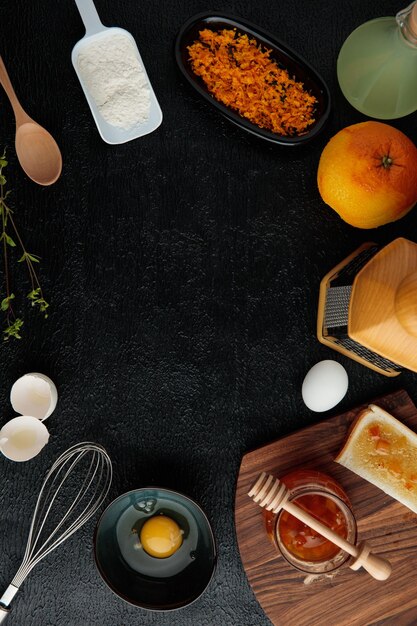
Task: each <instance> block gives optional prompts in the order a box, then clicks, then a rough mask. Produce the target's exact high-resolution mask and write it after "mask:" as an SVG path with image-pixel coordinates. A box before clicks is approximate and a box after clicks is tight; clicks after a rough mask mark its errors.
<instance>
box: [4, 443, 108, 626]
mask: <svg viewBox="0 0 417 626" xmlns="http://www.w3.org/2000/svg"><path fill="white" fill-rule="evenodd" d="M112 473H113V471H112V464H111V460H110V457H109V455H108V454H107V452H106V450H105V449H104V448H102V447H101V446H99V445H97V444H95V443H90V442H83V443H79V444H76V445H75V446H72V447H71V448H69V449H68V450H66V451H65V452H64V453H63V454H61V456H60V457H59V458H58V459H57V460H56V461H55V463H54V464H53V465H52V467H51V468H50V470H49V471H48V473H47V475H46V477H45V480H44V483H43V485H42V488H41V490H40V493H39V496H38V500H37V502H36V506H35V511H34V513H33V518H32V522H31V525H30V529H29V537H28V541H27V545H26V551H25V555H24V557H23V561H22V564H21V566H20V567H19V569H18V571H17V572H16V575H15V577H14V578H13V580H12V582H11V583H10V585H9V586H8V588H7V589H6V591H5V592H4V594H3V596H2V597H1V598H0V623H1V622H2V621H3V620H4V619H5V618H6V616H7V613H8V612H9V610H10V603H11V601H12V599H13V598H14V596H15V595H16V593H17V591H18V590H19V587H20V585H21V584H22V583H23V581H24V580H25V578H26V576H27V575H28V574H29V572H30V571H31V570H32V569H33V568H34V567H35V565H36V564H37V563H39V561H41V560H42V559H43V558H44V557H45V556H46V555H47V554H49V553H50V552H52V550H54V549H55V548H56V547H57V546H59V545H60V544H61V543H63V542H64V541H65V540H66V539H68V537H70V536H71V535H72V534H73V533H75V532H76V531H77V530H78V529H79V528H81V526H82V525H83V524H85V522H87V520H89V519H90V517H91V516H92V515H94V513H96V511H97V510H98V509H99V507H100V506H101V505H102V503H103V502H104V500H105V498H106V496H107V494H108V492H109V489H110V485H111V481H112Z"/></svg>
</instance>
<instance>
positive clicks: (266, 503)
mask: <svg viewBox="0 0 417 626" xmlns="http://www.w3.org/2000/svg"><path fill="white" fill-rule="evenodd" d="M248 495H249V496H250V497H251V498H253V500H254V501H255V502H257V503H258V504H259V506H261V507H264V508H266V509H267V510H268V511H273V512H274V513H278V511H280V510H281V509H284V510H285V511H288V513H291V515H293V516H294V517H296V518H297V519H299V520H300V521H301V522H303V523H304V524H306V526H308V527H309V528H311V529H312V530H315V531H316V532H318V533H319V534H320V535H321V536H322V537H324V538H325V539H328V540H329V541H331V542H332V543H334V544H335V545H336V546H338V547H339V548H341V549H342V550H344V551H345V552H347V553H348V554H350V555H351V556H353V557H354V558H355V561H354V562H353V563H352V565H351V568H352V569H353V570H357V569H359V568H360V567H363V568H364V569H366V571H367V572H368V573H369V574H370V575H371V576H373V577H374V578H376V579H377V580H386V579H387V578H388V577H389V575H390V574H391V565H390V563H389V562H388V561H386V560H385V559H383V558H381V557H378V556H375V555H374V554H372V553H371V549H370V547H369V546H368V544H366V543H362V544H360V545H359V546H355V545H353V544H352V543H350V542H349V541H346V539H344V538H343V537H341V536H340V535H338V534H337V533H335V532H334V531H333V530H332V529H331V528H329V527H328V526H326V525H325V524H323V523H322V522H320V521H319V520H317V519H316V518H315V517H313V516H312V515H311V514H310V513H308V512H307V511H305V510H304V509H301V508H300V507H299V506H297V505H296V504H295V503H294V502H291V501H290V500H289V499H288V498H289V490H288V488H287V487H286V486H285V485H284V483H281V482H280V481H279V480H278V478H274V476H271V475H267V474H265V472H262V474H261V475H260V476H259V478H258V480H257V481H256V482H255V484H254V485H253V487H252V488H251V489H250V491H249V493H248Z"/></svg>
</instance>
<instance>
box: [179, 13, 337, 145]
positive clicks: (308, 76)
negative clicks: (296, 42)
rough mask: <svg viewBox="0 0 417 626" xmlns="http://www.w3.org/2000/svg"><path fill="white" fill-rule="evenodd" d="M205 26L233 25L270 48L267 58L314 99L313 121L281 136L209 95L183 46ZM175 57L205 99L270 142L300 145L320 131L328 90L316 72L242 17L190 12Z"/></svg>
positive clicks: (328, 110)
mask: <svg viewBox="0 0 417 626" xmlns="http://www.w3.org/2000/svg"><path fill="white" fill-rule="evenodd" d="M205 28H208V29H210V30H213V31H218V30H222V29H224V28H226V29H233V28H236V29H237V31H238V32H239V33H241V34H242V35H244V34H247V35H249V36H251V37H254V38H255V39H256V40H257V41H258V42H259V43H260V44H262V46H264V47H265V48H268V49H269V50H271V59H273V60H274V61H276V62H277V63H278V64H279V65H280V66H283V67H284V68H285V69H287V70H288V73H289V75H290V76H294V77H295V79H296V80H297V81H300V82H302V83H303V84H304V88H305V89H306V90H307V91H308V92H309V93H311V94H312V95H313V96H315V98H316V100H317V105H316V109H315V114H314V117H315V122H314V123H313V124H312V125H311V126H310V127H309V130H308V131H307V132H306V133H304V134H302V135H297V136H294V137H284V136H281V135H278V134H277V133H273V132H271V131H269V130H266V129H264V128H259V127H258V126H256V124H253V123H252V122H250V121H248V120H247V119H245V118H244V117H242V116H241V115H239V113H237V112H235V111H233V110H232V109H230V108H229V107H227V106H226V105H224V104H222V103H221V102H219V101H218V100H216V99H215V98H214V97H213V96H212V94H211V93H210V92H209V90H208V88H207V86H206V85H205V83H204V82H203V80H202V79H201V78H200V77H199V76H196V74H194V72H193V70H192V69H191V64H190V62H189V54H188V50H187V47H188V46H190V45H191V44H193V43H194V41H196V40H197V39H198V37H199V31H200V30H203V29H205ZM175 59H176V62H177V65H178V67H179V69H180V71H181V73H182V75H183V76H184V78H185V79H186V80H187V82H188V83H189V84H190V85H192V87H193V88H194V89H195V90H196V91H197V92H198V93H199V94H200V95H201V96H203V98H205V100H206V101H207V102H209V103H210V104H211V105H212V106H214V107H215V108H216V109H217V110H218V111H220V113H222V115H224V116H225V117H226V118H227V119H228V120H229V121H230V122H233V123H234V124H236V125H237V126H239V127H240V128H242V129H243V130H245V131H247V132H249V133H252V134H253V135H256V136H257V137H260V138H261V139H265V140H266V141H269V142H271V143H275V144H279V145H281V146H298V145H304V144H305V143H307V142H308V141H310V140H311V139H313V138H314V137H316V135H318V133H320V131H321V130H322V129H323V126H324V125H325V123H326V121H327V118H328V117H329V113H330V92H329V89H328V87H327V85H326V83H325V82H324V80H323V79H322V77H321V76H320V74H318V73H317V72H316V70H314V69H313V68H312V67H311V65H310V64H309V63H307V61H305V60H304V59H303V58H301V57H300V56H299V55H298V54H296V53H295V52H294V50H292V49H291V48H289V47H288V46H287V45H286V44H284V43H282V42H281V41H279V40H278V39H276V38H275V37H274V35H272V34H271V33H269V32H267V31H266V30H263V29H262V28H259V27H258V26H255V25H254V24H252V23H251V22H248V21H246V20H243V19H240V18H239V19H235V18H234V17H231V16H229V15H224V14H222V13H216V14H214V15H213V14H207V13H199V14H198V15H194V16H193V17H191V18H190V19H189V20H188V21H187V22H186V23H185V24H184V25H183V26H182V28H181V30H180V32H179V33H178V36H177V39H176V42H175Z"/></svg>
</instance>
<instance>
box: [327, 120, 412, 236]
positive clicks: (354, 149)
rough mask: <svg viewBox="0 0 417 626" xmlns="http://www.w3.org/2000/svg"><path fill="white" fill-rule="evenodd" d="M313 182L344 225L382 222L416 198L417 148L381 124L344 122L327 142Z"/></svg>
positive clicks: (404, 210)
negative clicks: (315, 181)
mask: <svg viewBox="0 0 417 626" xmlns="http://www.w3.org/2000/svg"><path fill="white" fill-rule="evenodd" d="M317 183H318V187H319V191H320V195H321V197H322V198H323V200H324V202H326V204H328V205H329V206H331V207H332V209H334V210H335V211H336V212H337V213H338V214H339V215H340V217H341V218H342V219H344V220H345V222H347V223H348V224H351V225H352V226H357V227H358V228H376V227H377V226H382V225H383V224H387V223H388V222H393V221H395V220H398V219H399V218H400V217H403V215H405V214H406V213H407V212H408V211H409V210H410V209H411V208H412V207H413V206H414V204H415V203H416V202H417V148H416V146H415V145H414V144H413V142H412V141H411V140H410V139H409V138H408V137H407V136H406V135H404V133H402V132H401V131H399V130H397V129H396V128H394V127H393V126H389V125H388V124H383V123H382V122H362V123H361V124H353V126H347V127H346V128H344V129H343V130H341V131H339V132H338V133H337V134H336V135H334V137H332V138H331V139H330V141H329V143H328V144H327V145H326V146H325V148H324V150H323V152H322V154H321V157H320V162H319V167H318V172H317Z"/></svg>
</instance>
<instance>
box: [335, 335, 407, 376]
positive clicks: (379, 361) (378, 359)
mask: <svg viewBox="0 0 417 626" xmlns="http://www.w3.org/2000/svg"><path fill="white" fill-rule="evenodd" d="M335 341H336V343H338V344H339V345H341V346H344V347H345V348H346V349H347V350H349V351H350V352H354V353H355V354H357V355H358V356H360V357H361V358H362V359H365V361H369V363H372V364H373V365H376V366H377V367H379V368H380V369H382V370H384V371H385V372H391V371H395V372H401V367H398V365H397V364H396V363H393V362H392V361H390V360H389V359H386V358H384V357H383V356H381V355H379V354H376V352H372V350H368V348H365V347H364V346H362V345H361V344H360V343H358V342H357V341H354V340H353V339H351V338H350V337H342V338H337V339H336V340H335Z"/></svg>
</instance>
